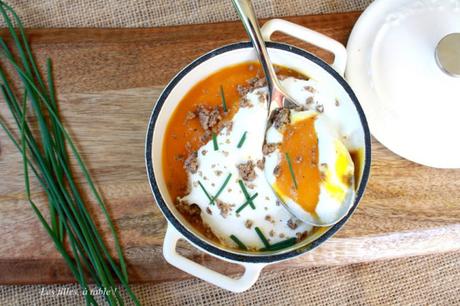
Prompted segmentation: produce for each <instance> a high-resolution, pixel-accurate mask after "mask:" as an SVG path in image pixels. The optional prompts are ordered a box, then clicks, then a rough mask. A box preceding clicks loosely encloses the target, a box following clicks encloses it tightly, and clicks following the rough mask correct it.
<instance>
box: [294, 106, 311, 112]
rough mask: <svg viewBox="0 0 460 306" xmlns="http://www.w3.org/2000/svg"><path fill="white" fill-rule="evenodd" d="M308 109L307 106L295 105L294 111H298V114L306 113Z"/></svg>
mask: <svg viewBox="0 0 460 306" xmlns="http://www.w3.org/2000/svg"><path fill="white" fill-rule="evenodd" d="M309 109H310V108H309V107H308V106H307V105H296V107H294V110H295V111H298V112H304V111H307V110H309Z"/></svg>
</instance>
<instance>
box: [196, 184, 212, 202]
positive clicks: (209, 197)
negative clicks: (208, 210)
mask: <svg viewBox="0 0 460 306" xmlns="http://www.w3.org/2000/svg"><path fill="white" fill-rule="evenodd" d="M198 185H200V187H201V189H202V190H203V192H204V194H205V195H206V196H207V197H208V199H209V201H210V203H209V204H214V199H213V198H211V196H210V195H209V193H208V191H207V190H206V188H204V186H203V184H201V182H200V181H198Z"/></svg>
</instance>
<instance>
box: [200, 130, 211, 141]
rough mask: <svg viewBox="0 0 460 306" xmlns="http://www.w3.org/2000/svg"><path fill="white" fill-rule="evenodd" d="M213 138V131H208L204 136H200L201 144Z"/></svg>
mask: <svg viewBox="0 0 460 306" xmlns="http://www.w3.org/2000/svg"><path fill="white" fill-rule="evenodd" d="M209 138H211V131H209V130H206V131H205V132H204V133H203V135H201V136H200V142H201V143H203V144H205V143H206V142H207V141H208V139H209Z"/></svg>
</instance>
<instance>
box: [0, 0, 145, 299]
mask: <svg viewBox="0 0 460 306" xmlns="http://www.w3.org/2000/svg"><path fill="white" fill-rule="evenodd" d="M0 15H1V17H2V18H3V20H4V22H5V24H6V25H7V28H8V32H9V34H10V36H11V39H12V42H13V45H14V47H15V51H16V53H15V54H17V55H18V56H17V58H18V60H17V59H16V57H15V56H13V52H12V51H11V50H10V48H9V47H8V45H7V44H6V43H5V42H4V40H3V39H2V38H0V54H1V56H2V57H1V58H0V60H1V62H0V82H1V84H0V91H1V94H2V96H3V99H4V100H5V102H6V105H7V108H8V110H9V112H10V113H11V116H12V118H13V121H14V123H15V124H16V126H17V129H18V130H19V131H20V133H19V134H20V135H19V137H18V138H16V137H15V136H14V134H13V133H12V131H11V130H10V129H9V127H8V124H7V123H6V122H5V121H4V120H3V119H2V118H0V126H1V127H2V128H3V130H4V131H5V133H6V135H7V136H8V138H9V139H10V140H11V141H12V142H13V144H14V145H15V147H16V148H17V149H18V150H19V152H20V153H21V156H22V160H23V172H24V183H25V194H26V198H27V201H28V202H29V204H30V206H31V208H32V210H33V211H34V213H35V214H36V215H37V218H38V219H39V221H40V223H41V224H42V226H43V227H44V229H45V230H46V232H47V234H48V235H49V236H50V238H51V240H52V241H53V243H54V245H55V247H56V249H57V250H58V251H59V253H60V254H61V255H62V257H63V259H64V261H65V262H66V264H67V265H68V266H69V269H70V270H71V272H72V274H73V275H74V276H75V279H76V280H77V282H78V283H79V284H80V286H81V288H82V290H84V292H87V294H85V300H86V303H87V304H88V305H97V302H96V300H95V298H94V296H93V295H92V294H91V293H90V289H89V285H88V284H89V282H90V281H92V282H94V283H95V284H96V285H97V286H98V287H99V288H101V289H102V290H104V291H105V292H107V294H106V295H105V299H106V302H107V303H108V304H109V305H124V301H123V298H122V297H121V295H120V292H119V291H118V288H117V284H118V283H121V285H122V286H123V288H124V289H125V290H126V292H127V293H128V295H129V297H130V299H131V300H132V301H133V302H134V304H136V305H140V304H139V301H138V300H137V298H136V296H135V295H134V293H133V292H132V290H131V288H130V286H129V284H128V273H127V266H126V262H125V259H124V256H123V252H122V249H121V246H120V242H119V239H118V235H117V233H116V231H115V228H114V225H113V223H112V221H111V219H110V216H109V214H108V211H107V208H106V206H105V203H104V201H103V200H102V197H101V195H100V194H99V192H98V190H97V188H96V186H95V185H94V183H93V180H92V179H91V176H90V174H89V172H88V169H87V167H86V165H85V163H84V161H83V159H82V157H81V156H80V153H79V152H78V149H77V147H76V145H75V143H74V142H73V140H72V138H71V137H70V135H69V133H68V132H67V130H66V129H65V127H64V125H63V123H62V121H61V118H60V115H59V112H58V106H57V101H56V94H55V86H54V81H53V76H52V64H51V60H50V59H47V61H46V78H44V77H42V75H41V73H40V71H39V69H38V65H37V64H36V62H35V59H34V56H33V54H32V51H31V48H30V45H29V42H28V40H27V37H26V34H25V31H24V27H23V25H22V23H21V20H20V18H19V17H18V15H17V14H16V13H15V11H14V10H13V9H12V8H11V7H10V6H9V5H7V4H6V3H4V2H3V1H0ZM15 26H16V28H17V29H15ZM4 62H7V63H9V64H10V65H11V66H12V67H13V72H15V74H16V75H17V76H18V77H19V80H20V84H21V85H22V87H23V89H24V90H23V94H22V96H21V95H19V94H15V91H14V90H13V86H12V85H11V84H10V82H9V78H8V77H7V74H6V71H5V70H4V69H3V66H4ZM29 108H30V109H31V110H32V112H31V113H29V114H28V112H27V110H28V109H29ZM32 118H34V119H35V120H36V121H37V123H38V129H39V131H38V132H39V133H38V136H36V135H35V134H34V133H33V129H32V127H31V126H30V124H29V122H30V120H31V119H32ZM67 148H70V153H71V154H69V153H68V151H67ZM72 158H73V159H75V160H76V161H77V164H78V166H79V171H80V173H81V174H82V175H83V177H84V178H85V182H86V184H87V185H88V186H89V188H90V191H91V194H92V195H93V197H94V199H95V200H96V203H97V205H98V206H99V208H100V209H101V211H102V213H103V215H104V217H105V219H106V222H107V224H108V227H109V230H110V233H111V235H112V237H113V240H114V247H115V250H116V253H117V256H118V263H117V262H116V261H115V259H114V258H113V257H112V255H111V254H110V253H109V251H108V247H107V245H106V244H105V243H104V241H103V239H102V236H101V232H100V231H99V230H98V229H97V227H96V225H95V223H94V220H93V218H92V217H91V215H90V213H89V211H88V209H87V207H86V203H85V202H84V201H83V197H82V194H81V191H80V190H79V186H78V185H77V183H76V182H75V179H74V175H73V173H72V171H71V167H70V160H71V159H72ZM29 170H32V172H33V174H34V176H35V178H36V179H37V181H38V183H39V185H40V186H41V188H42V189H43V190H44V191H45V193H46V195H47V199H48V209H49V220H48V221H47V220H46V219H45V217H44V216H43V215H44V213H43V212H42V211H41V210H40V209H39V208H38V207H37V205H36V204H35V202H34V201H33V199H32V194H31V192H30V178H29ZM67 246H70V248H68V247H67Z"/></svg>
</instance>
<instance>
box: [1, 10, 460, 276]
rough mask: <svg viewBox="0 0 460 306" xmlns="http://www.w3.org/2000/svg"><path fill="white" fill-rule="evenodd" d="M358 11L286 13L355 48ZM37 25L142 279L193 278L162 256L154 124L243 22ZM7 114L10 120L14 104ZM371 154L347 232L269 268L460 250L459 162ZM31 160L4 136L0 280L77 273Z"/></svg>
mask: <svg viewBox="0 0 460 306" xmlns="http://www.w3.org/2000/svg"><path fill="white" fill-rule="evenodd" d="M358 16H359V13H345V14H333V15H321V16H302V17H293V18H287V19H288V20H291V21H293V22H296V23H299V24H301V25H304V26H307V27H310V28H312V29H314V30H317V31H319V32H321V33H324V34H326V35H328V36H330V37H332V38H334V39H336V40H338V41H340V42H342V43H344V44H345V43H346V41H347V38H348V35H349V33H350V31H351V28H352V26H353V24H354V23H355V21H356V19H357V17H358ZM28 33H29V34H30V40H31V42H32V46H33V49H34V50H35V53H36V54H37V57H38V59H39V60H40V62H41V63H43V62H44V59H45V58H46V56H49V57H51V58H52V59H53V61H54V68H55V76H56V80H57V88H58V95H59V101H60V108H61V111H62V113H63V115H64V118H65V121H66V123H67V126H68V127H69V130H70V132H71V133H72V135H73V136H74V138H75V139H76V140H77V142H78V145H79V147H80V149H81V151H82V152H83V155H84V159H85V160H86V161H87V163H88V165H89V167H90V169H91V172H92V174H93V176H94V178H95V180H96V182H97V184H98V186H99V187H100V189H101V190H102V193H103V195H104V197H105V199H106V201H107V205H108V206H109V208H110V213H111V215H112V216H113V219H114V221H115V224H116V226H117V227H118V230H119V233H120V236H121V241H122V244H123V247H124V250H125V253H126V256H127V259H128V261H129V264H130V274H131V280H132V281H166V280H177V279H182V278H186V277H190V276H188V275H187V274H185V273H183V272H181V271H179V270H177V269H175V268H173V267H172V266H170V265H169V264H168V263H166V262H165V260H164V259H163V256H162V241H163V236H164V232H165V227H166V221H165V219H164V218H163V216H162V215H161V213H160V211H159V210H158V209H157V207H156V205H155V203H154V201H153V198H152V195H151V192H150V188H149V185H148V182H147V177H146V173H145V166H144V137H145V131H146V126H147V122H148V118H149V115H150V111H151V109H152V106H153V105H154V103H155V101H156V99H157V97H158V95H159V94H160V92H161V90H162V88H163V87H164V85H165V84H166V83H167V82H168V80H170V79H171V78H172V77H173V76H174V74H175V73H176V72H177V71H179V70H180V69H181V68H182V67H183V66H184V65H186V64H187V63H189V62H190V61H191V60H193V59H194V58H196V57H197V56H199V55H201V54H203V53H204V52H207V51H209V50H211V49H213V48H216V47H218V46H222V45H225V44H228V43H232V42H236V41H240V40H245V39H246V35H245V32H244V30H243V28H242V26H241V25H240V24H239V23H238V22H229V23H217V24H207V25H191V26H179V27H167V28H156V29H98V30H96V29H57V30H49V29H43V30H30V31H28ZM4 34H5V32H2V36H5V35H4ZM276 38H277V39H281V40H284V41H287V42H289V43H292V44H296V45H300V46H301V47H304V48H307V49H309V50H312V51H313V52H315V53H317V54H318V55H319V56H321V57H325V58H326V59H328V60H330V56H328V54H326V53H325V52H323V51H321V50H318V49H316V48H311V46H308V45H306V44H299V42H298V41H296V40H293V39H287V38H286V37H283V36H277V37H276ZM0 113H1V115H2V116H4V117H6V118H7V119H9V116H7V115H6V110H5V104H4V103H3V101H2V102H0ZM428 145H430V144H429V140H427V146H428ZM372 155H373V156H372V157H373V164H372V169H371V178H370V181H369V186H368V188H367V192H366V195H365V197H364V199H363V200H362V202H361V204H360V206H359V208H358V209H357V211H356V213H355V214H354V215H353V217H352V218H351V219H350V221H349V222H348V223H347V224H346V225H345V226H344V227H343V229H342V230H341V231H340V232H339V233H338V234H337V235H335V237H333V238H332V239H330V240H329V241H328V242H327V243H325V244H323V245H322V246H321V247H319V248H318V249H316V250H314V251H312V252H310V253H308V254H305V255H303V256H301V257H298V258H296V259H293V260H290V261H286V262H283V263H279V264H275V265H272V266H269V267H267V268H266V269H281V268H295V267H305V266H319V265H339V264H349V263H357V262H365V261H372V260H381V259H388V258H395V257H403V256H413V255H420V254H429V253H440V252H447V251H453V250H459V249H460V170H438V169H432V168H427V167H423V166H420V165H416V164H414V163H412V162H409V161H407V160H404V159H402V158H400V157H398V156H396V155H394V154H393V153H391V152H390V151H388V150H387V149H385V148H384V147H383V146H382V145H380V144H379V143H378V142H376V141H373V153H372ZM21 167H22V164H21V162H20V156H19V154H18V153H17V152H16V151H15V149H14V148H13V146H12V145H11V143H10V142H9V140H8V139H6V136H5V134H4V133H3V132H0V283H4V284H12V283H16V284H21V283H57V282H69V281H72V280H73V278H72V276H71V275H70V273H69V271H68V270H67V268H66V266H65V264H64V263H63V261H62V260H61V258H60V255H59V254H58V253H57V252H56V251H55V250H54V246H53V244H52V243H51V242H50V239H49V238H48V236H47V235H46V233H45V231H44V230H43V229H42V228H41V225H40V224H39V222H38V220H37V218H36V217H35V215H34V214H33V213H32V210H31V209H30V206H29V204H28V203H27V202H26V201H24V192H23V177H22V175H21V174H20V173H21ZM36 185H37V184H35V185H34V186H35V187H37V186H36ZM34 197H35V198H36V199H37V202H39V203H40V205H39V206H40V207H41V208H45V207H46V205H47V204H46V201H45V199H44V197H43V195H42V194H41V193H40V192H39V189H38V188H34ZM94 211H95V215H97V216H98V220H102V219H101V218H99V217H100V215H99V214H98V212H97V210H96V209H94ZM180 248H181V252H182V253H183V254H186V255H187V256H189V257H191V258H193V260H196V261H198V262H200V263H203V264H206V265H207V266H209V267H211V268H213V269H216V270H218V271H220V272H224V273H229V274H233V273H237V272H239V271H241V268H240V267H239V266H237V265H233V264H226V263H222V262H221V261H219V260H217V259H214V258H213V257H211V256H209V255H204V254H202V253H200V252H198V251H196V250H195V249H193V248H192V247H190V246H189V245H187V244H186V243H184V244H182V245H181V247H180Z"/></svg>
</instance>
